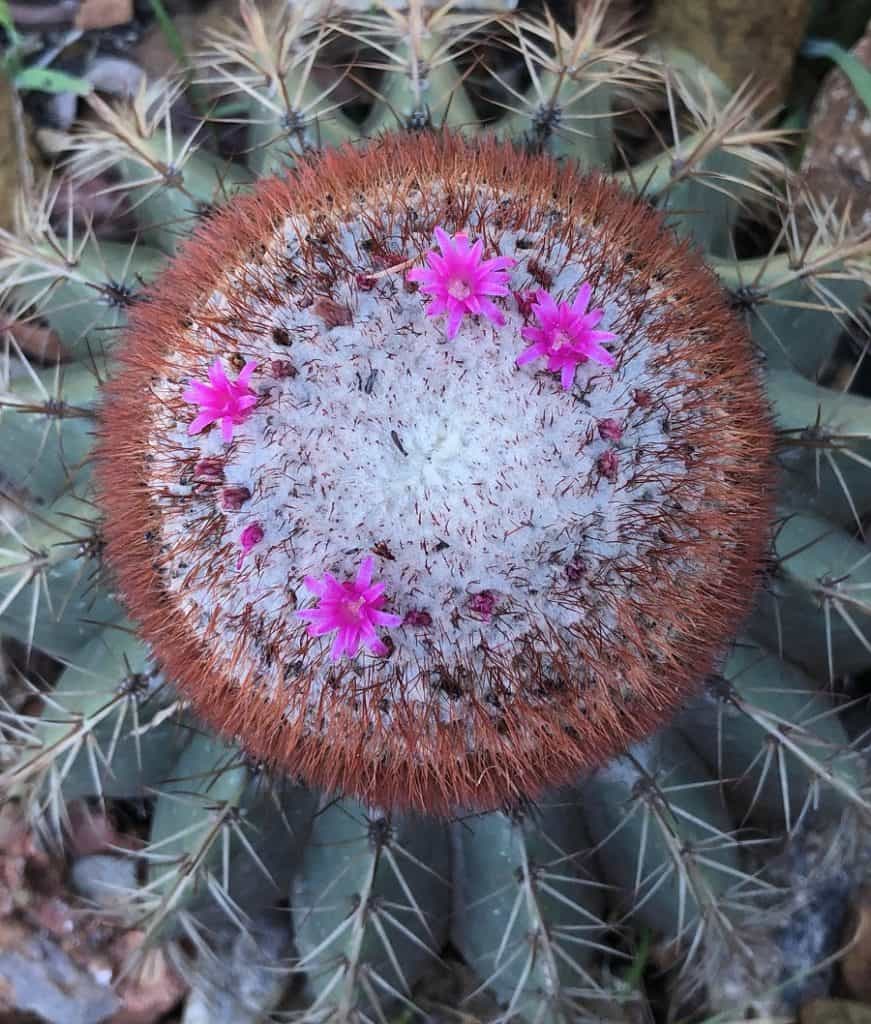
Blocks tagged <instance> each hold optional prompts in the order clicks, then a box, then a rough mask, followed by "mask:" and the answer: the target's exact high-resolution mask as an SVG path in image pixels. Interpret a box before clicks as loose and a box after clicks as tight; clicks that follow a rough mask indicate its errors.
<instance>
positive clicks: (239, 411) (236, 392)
mask: <svg viewBox="0 0 871 1024" xmlns="http://www.w3.org/2000/svg"><path fill="white" fill-rule="evenodd" d="M256 369H257V363H255V362H250V361H249V362H247V363H246V364H245V365H244V366H243V367H242V372H241V373H240V374H239V376H238V377H237V378H236V380H229V379H228V377H227V374H226V373H225V372H224V367H223V366H222V365H221V360H220V359H216V360H215V361H214V363H212V365H211V366H210V367H209V383H208V384H203V383H201V382H200V381H198V380H195V381H192V382H191V383H190V384H189V385H188V387H187V389H186V390H185V393H184V394H183V395H182V398H184V400H185V401H186V402H194V403H196V404H197V405H198V406H199V407H200V412H199V415H198V416H197V417H196V419H195V420H194V421H193V423H191V425H190V426H189V427H188V434H198V433H199V432H200V431H201V430H203V428H205V427H207V426H208V425H209V424H210V423H215V422H216V421H218V420H220V421H221V436H222V437H223V438H224V440H225V441H226V442H227V444H229V443H230V441H232V440H233V427H234V425H236V424H238V423H243V422H244V421H245V419H246V417H247V416H248V413H249V411H250V410H251V408H252V406H254V405H255V404H256V403H257V395H256V394H255V393H254V392H253V391H252V390H251V388H250V387H249V386H248V381H249V380H250V379H251V374H252V373H253V372H254V371H255V370H256Z"/></svg>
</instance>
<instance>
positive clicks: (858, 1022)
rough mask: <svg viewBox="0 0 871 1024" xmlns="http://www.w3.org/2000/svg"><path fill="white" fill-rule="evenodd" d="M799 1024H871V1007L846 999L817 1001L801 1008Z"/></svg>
mask: <svg viewBox="0 0 871 1024" xmlns="http://www.w3.org/2000/svg"><path fill="white" fill-rule="evenodd" d="M798 1020H799V1024H871V1006H862V1005H861V1004H860V1003H850V1002H847V1000H845V999H815V1000H814V1001H813V1002H812V1003H808V1004H807V1006H803V1007H802V1008H801V1012H800V1013H799V1017H798Z"/></svg>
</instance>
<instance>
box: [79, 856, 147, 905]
mask: <svg viewBox="0 0 871 1024" xmlns="http://www.w3.org/2000/svg"><path fill="white" fill-rule="evenodd" d="M70 880H71V882H72V885H73V888H74V889H75V890H76V892H78V893H79V894H80V895H81V896H84V897H85V899H87V900H90V901H91V902H92V903H96V904H97V905H98V906H101V907H106V908H107V909H117V908H118V907H121V906H123V905H124V904H126V903H129V902H130V898H131V896H132V895H133V894H134V893H135V892H136V890H137V889H138V885H137V881H136V863H135V862H134V861H133V860H131V859H130V858H129V857H117V856H115V855H113V854H105V853H95V854H92V855H91V856H89V857H80V858H79V860H77V861H76V862H75V863H74V864H73V867H72V871H71V874H70Z"/></svg>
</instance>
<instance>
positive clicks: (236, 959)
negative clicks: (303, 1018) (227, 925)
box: [182, 916, 290, 1024]
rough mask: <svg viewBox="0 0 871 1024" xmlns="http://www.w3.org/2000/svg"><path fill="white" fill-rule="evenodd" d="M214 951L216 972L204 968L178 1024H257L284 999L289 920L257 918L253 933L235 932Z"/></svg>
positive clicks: (287, 977)
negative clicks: (231, 938)
mask: <svg viewBox="0 0 871 1024" xmlns="http://www.w3.org/2000/svg"><path fill="white" fill-rule="evenodd" d="M223 945H224V948H226V946H229V950H228V951H227V952H226V953H225V952H224V949H222V948H221V946H219V947H218V949H217V950H216V958H215V961H214V963H215V965H216V966H217V967H218V968H219V972H220V973H218V974H216V973H212V972H211V971H209V970H207V969H203V970H202V971H201V973H200V975H199V977H198V978H197V979H195V980H194V982H193V984H192V987H191V995H190V998H189V999H188V1001H187V1006H186V1007H185V1012H184V1016H183V1017H182V1024H214V1022H215V1021H232V1022H233V1024H259V1022H260V1021H262V1020H264V1019H266V1018H267V1017H268V1015H269V1013H270V1012H271V1011H272V1010H273V1009H275V1007H276V1006H277V1005H278V1003H279V1001H280V1000H281V998H282V996H283V995H284V990H285V988H286V987H287V983H288V979H289V976H290V975H289V972H287V971H285V970H282V967H283V966H284V961H285V960H286V958H287V957H288V955H289V953H290V931H289V928H288V925H287V921H286V920H285V919H283V918H281V917H278V916H275V917H273V916H270V917H261V918H259V919H257V920H256V921H254V922H253V924H252V927H251V930H250V931H249V932H246V933H244V934H237V935H236V937H235V939H233V940H232V941H231V942H229V943H228V942H225V943H224V944H223Z"/></svg>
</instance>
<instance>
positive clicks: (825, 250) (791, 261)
mask: <svg viewBox="0 0 871 1024" xmlns="http://www.w3.org/2000/svg"><path fill="white" fill-rule="evenodd" d="M851 251H855V250H854V247H853V246H851V245H839V244H837V243H835V242H831V243H829V244H827V245H817V246H815V247H809V248H808V249H807V251H802V252H801V253H800V254H794V253H777V254H772V255H770V256H766V257H764V258H761V259H754V260H741V261H736V260H719V259H713V260H711V261H710V262H711V266H712V267H713V268H714V269H715V270H716V271H717V273H718V275H719V276H720V278H721V280H722V281H723V284H724V285H725V286H726V287H727V288H729V290H730V291H731V293H732V295H733V297H734V301H735V305H736V306H737V307H738V308H741V309H743V310H744V311H745V319H746V321H747V324H748V326H749V328H750V330H751V331H752V333H753V338H754V340H755V341H756V344H757V345H758V346H759V348H760V350H761V351H762V352H764V353H765V358H766V363H767V366H768V367H769V369H770V370H772V371H776V370H790V369H791V370H794V371H795V372H796V373H798V374H802V375H804V376H806V377H810V378H813V377H814V376H815V375H816V373H817V372H818V370H819V369H820V367H821V366H823V365H824V363H825V362H826V360H827V359H828V358H829V357H830V356H831V354H832V350H833V348H834V345H835V342H836V341H837V340H838V337H839V336H840V335H841V333H842V332H843V331H850V330H852V331H856V332H861V331H862V324H863V322H862V320H861V317H860V311H861V309H862V302H863V300H864V297H865V293H866V291H867V288H868V267H867V265H865V264H863V263H855V262H851V263H849V264H847V263H845V260H844V258H845V257H849V255H850V253H851Z"/></svg>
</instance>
